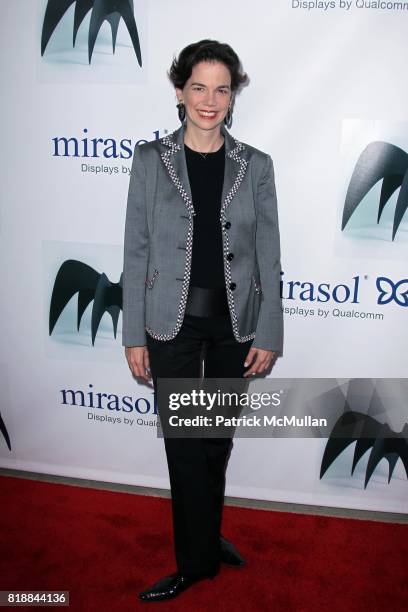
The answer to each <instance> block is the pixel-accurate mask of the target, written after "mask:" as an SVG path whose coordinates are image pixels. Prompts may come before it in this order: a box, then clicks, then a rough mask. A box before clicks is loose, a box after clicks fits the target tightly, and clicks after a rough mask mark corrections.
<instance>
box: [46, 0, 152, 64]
mask: <svg viewBox="0 0 408 612" xmlns="http://www.w3.org/2000/svg"><path fill="white" fill-rule="evenodd" d="M74 3H75V16H74V32H73V46H75V41H76V36H77V33H78V30H79V27H80V25H81V23H82V21H83V20H84V18H85V16H86V15H87V14H88V12H89V11H90V10H92V13H91V21H90V24H89V33H88V59H89V63H91V59H92V54H93V50H94V47H95V42H96V39H97V37H98V33H99V30H100V29H101V26H102V24H103V22H104V21H105V20H106V21H108V22H109V24H110V26H111V29H112V47H113V53H115V46H116V37H117V33H118V27H119V22H120V19H121V18H122V19H123V21H124V22H125V24H126V27H127V29H128V32H129V35H130V38H131V40H132V43H133V48H134V50H135V53H136V57H137V61H138V62H139V66H141V65H142V55H141V51H140V42H139V34H138V31H137V26H136V21H135V16H134V12H133V0H48V4H47V8H46V9H45V15H44V23H43V28H42V35H41V55H44V52H45V49H46V47H47V45H48V42H49V40H50V38H51V36H52V34H53V32H54V30H55V28H56V27H57V25H58V24H59V22H60V21H61V19H62V17H63V16H64V14H65V13H66V11H67V10H68V9H69V7H70V6H71V5H72V4H74Z"/></svg>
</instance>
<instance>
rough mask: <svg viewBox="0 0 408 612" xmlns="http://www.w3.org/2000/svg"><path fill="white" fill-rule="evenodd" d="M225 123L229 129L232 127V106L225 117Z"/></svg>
mask: <svg viewBox="0 0 408 612" xmlns="http://www.w3.org/2000/svg"><path fill="white" fill-rule="evenodd" d="M224 123H225V125H226V126H227V128H228V129H229V128H230V127H231V125H232V108H231V106H229V107H228V110H227V114H226V115H225V117H224Z"/></svg>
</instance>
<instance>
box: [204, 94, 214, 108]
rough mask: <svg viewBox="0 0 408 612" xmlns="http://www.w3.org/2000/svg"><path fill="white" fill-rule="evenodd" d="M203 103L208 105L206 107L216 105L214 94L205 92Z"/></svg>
mask: <svg viewBox="0 0 408 612" xmlns="http://www.w3.org/2000/svg"><path fill="white" fill-rule="evenodd" d="M205 102H206V104H208V106H214V105H215V104H216V100H215V92H211V91H207V95H206V97H205Z"/></svg>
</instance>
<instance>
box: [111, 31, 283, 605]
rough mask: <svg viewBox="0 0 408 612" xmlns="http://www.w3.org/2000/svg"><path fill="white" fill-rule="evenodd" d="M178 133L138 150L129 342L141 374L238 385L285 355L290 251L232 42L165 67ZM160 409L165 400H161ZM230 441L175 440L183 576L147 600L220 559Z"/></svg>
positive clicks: (192, 48) (129, 235)
mask: <svg viewBox="0 0 408 612" xmlns="http://www.w3.org/2000/svg"><path fill="white" fill-rule="evenodd" d="M169 76H170V79H171V81H172V83H173V85H174V87H175V91H176V95H177V99H178V104H177V107H178V112H179V118H180V121H181V122H182V125H181V127H180V128H179V129H178V130H176V131H175V132H173V133H172V134H170V135H169V136H165V137H164V138H162V139H160V140H157V141H153V142H149V143H146V144H144V145H141V146H136V147H135V151H134V158H133V164H132V172H131V179H130V186H129V194H128V204H127V214H126V228H125V247H124V272H123V342H122V343H123V345H124V346H125V347H126V349H125V353H126V358H127V360H128V364H129V367H130V369H131V371H132V373H133V375H134V376H136V377H140V378H141V379H143V380H145V381H149V380H150V379H151V378H152V379H153V384H154V387H155V391H156V396H157V379H158V378H198V377H199V376H200V365H201V359H202V358H203V359H204V375H205V377H206V378H211V377H214V378H215V377H219V378H240V377H241V378H242V377H249V376H253V375H255V374H257V373H259V374H261V373H264V372H265V371H267V370H268V368H269V367H270V366H271V364H272V363H273V361H274V360H275V358H276V356H277V354H278V353H280V352H281V351H282V344H283V320H282V308H281V299H280V270H281V267H280V245H279V227H278V213H277V203H276V192H275V183H274V172H273V164H272V160H271V158H270V156H269V155H268V154H266V153H263V152H261V151H259V150H258V149H255V148H254V147H252V146H250V145H247V144H243V143H241V142H239V141H238V140H236V139H235V138H233V137H232V136H231V135H230V134H229V132H228V131H227V130H226V128H225V125H226V126H227V127H230V126H231V123H232V113H233V108H234V102H235V96H236V94H237V92H238V91H239V90H240V88H241V87H242V86H243V85H245V84H246V83H247V82H248V77H247V75H246V74H245V73H243V71H242V67H241V62H240V60H239V58H238V56H237V55H236V53H235V52H234V51H233V49H232V48H231V47H230V46H229V45H227V44H222V43H219V42H217V41H213V40H201V41H199V42H197V43H194V44H191V45H189V46H187V47H186V48H185V49H183V50H182V51H181V53H180V55H179V57H178V58H177V59H175V60H174V61H173V63H172V66H171V68H170V72H169ZM159 413H160V406H159ZM231 446H232V441H231V439H230V438H168V437H165V449H166V456H167V462H168V468H169V476H170V484H171V494H172V509H173V528H174V543H175V556H176V561H177V572H175V573H174V574H171V575H170V576H166V577H165V578H162V579H161V580H159V581H158V582H157V583H156V584H154V585H153V586H152V587H151V588H149V589H148V590H146V591H144V592H143V593H140V595H139V596H140V598H141V599H143V600H147V601H158V600H163V599H168V598H170V597H175V596H176V595H178V594H179V593H181V592H182V591H184V590H185V589H186V588H188V587H190V586H191V585H192V584H194V583H195V582H197V581H198V580H201V579H203V578H209V577H211V578H212V577H214V576H215V575H216V574H217V573H218V572H219V568H220V563H228V564H230V565H235V566H242V565H244V560H243V559H242V557H241V555H240V554H239V552H238V551H237V549H236V548H235V547H234V546H233V545H232V544H231V543H230V542H228V541H227V540H225V539H224V538H223V537H222V536H221V517H222V507H223V501H224V486H225V469H226V464H227V461H228V456H229V452H230V450H231Z"/></svg>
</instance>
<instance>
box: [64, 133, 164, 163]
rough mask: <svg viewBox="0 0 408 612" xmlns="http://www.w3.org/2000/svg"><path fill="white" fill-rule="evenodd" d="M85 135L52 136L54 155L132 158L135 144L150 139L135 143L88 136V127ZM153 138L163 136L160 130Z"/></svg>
mask: <svg viewBox="0 0 408 612" xmlns="http://www.w3.org/2000/svg"><path fill="white" fill-rule="evenodd" d="M83 132H84V134H85V137H84V138H76V137H75V136H72V137H71V138H66V137H65V136H56V137H55V138H52V142H53V143H54V146H53V153H52V156H53V157H80V158H92V159H94V158H101V157H102V158H104V159H130V158H131V157H132V155H133V149H134V147H135V145H140V144H143V143H145V142H149V141H148V140H145V139H141V140H137V141H136V142H135V143H134V144H132V141H131V140H130V139H129V138H123V139H122V140H116V139H115V138H88V136H86V134H87V133H88V130H87V128H84V130H83ZM153 136H154V138H153V139H152V140H159V138H161V136H160V131H159V130H156V131H154V132H153Z"/></svg>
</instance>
